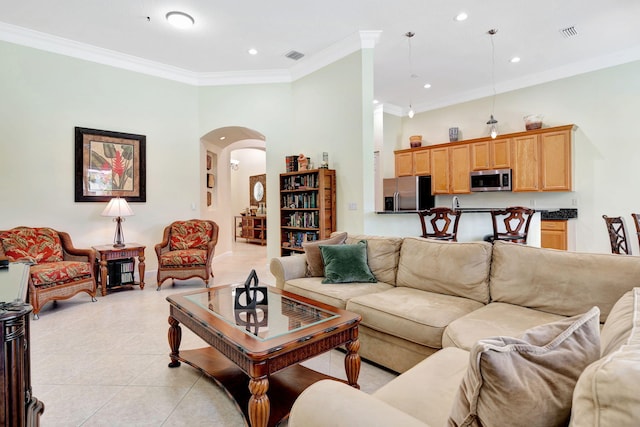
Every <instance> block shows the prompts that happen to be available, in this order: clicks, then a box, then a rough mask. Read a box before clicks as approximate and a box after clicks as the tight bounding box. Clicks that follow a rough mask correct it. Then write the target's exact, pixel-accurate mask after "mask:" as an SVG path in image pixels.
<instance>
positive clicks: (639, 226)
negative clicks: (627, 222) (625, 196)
mask: <svg viewBox="0 0 640 427" xmlns="http://www.w3.org/2000/svg"><path fill="white" fill-rule="evenodd" d="M631 218H633V223H634V224H635V225H636V235H637V236H638V244H639V245H640V214H637V213H632V214H631Z"/></svg>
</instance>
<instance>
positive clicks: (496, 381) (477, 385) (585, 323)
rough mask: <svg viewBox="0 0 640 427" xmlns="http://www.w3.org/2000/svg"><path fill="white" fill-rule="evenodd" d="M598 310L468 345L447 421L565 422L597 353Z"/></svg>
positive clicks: (497, 423)
mask: <svg viewBox="0 0 640 427" xmlns="http://www.w3.org/2000/svg"><path fill="white" fill-rule="evenodd" d="M599 318H600V310H599V309H598V307H593V308H592V309H591V310H589V311H588V312H587V313H585V314H582V315H579V316H574V317H568V318H566V319H562V320H559V321H557V322H553V323H549V324H546V325H541V326H536V327H535V328H531V329H529V330H528V331H527V332H525V333H524V335H523V336H522V338H521V339H516V338H508V337H495V338H487V339H484V340H480V341H478V342H477V343H476V344H475V345H474V346H473V348H472V349H471V353H470V357H469V368H468V369H467V372H466V374H465V376H464V378H463V380H462V383H461V384H460V388H459V389H458V394H457V396H456V400H455V401H454V404H453V407H452V409H451V414H450V417H449V422H448V424H449V425H450V426H484V427H489V426H507V425H508V426H527V427H533V426H545V427H548V426H565V425H567V423H568V422H569V417H570V415H571V400H572V396H573V389H574V387H575V385H576V381H577V380H578V377H579V376H580V374H581V373H582V372H583V370H584V369H585V368H586V367H587V366H588V365H589V364H590V363H592V362H593V361H595V360H597V359H598V358H599V357H600V324H599Z"/></svg>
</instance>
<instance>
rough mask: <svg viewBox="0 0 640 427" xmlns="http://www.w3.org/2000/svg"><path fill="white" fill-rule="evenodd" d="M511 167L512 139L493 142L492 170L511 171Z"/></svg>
mask: <svg viewBox="0 0 640 427" xmlns="http://www.w3.org/2000/svg"><path fill="white" fill-rule="evenodd" d="M510 167H511V139H510V138H504V139H496V140H494V141H491V168H492V169H509V168H510Z"/></svg>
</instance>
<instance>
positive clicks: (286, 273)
mask: <svg viewBox="0 0 640 427" xmlns="http://www.w3.org/2000/svg"><path fill="white" fill-rule="evenodd" d="M269 269H270V270H271V274H273V275H274V277H275V278H276V287H277V288H279V289H284V283H285V282H286V281H287V280H291V279H299V278H301V277H305V275H306V274H307V257H306V255H303V254H300V255H291V256H282V257H276V258H271V262H270V263H269Z"/></svg>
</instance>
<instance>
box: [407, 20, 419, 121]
mask: <svg viewBox="0 0 640 427" xmlns="http://www.w3.org/2000/svg"><path fill="white" fill-rule="evenodd" d="M415 35H416V33H414V32H413V31H407V32H406V33H405V34H404V36H405V37H406V38H407V43H408V44H409V79H412V78H414V77H415V75H414V74H413V58H412V57H411V39H412V38H413V36H415ZM409 90H411V88H409ZM414 115H415V111H413V106H412V105H411V95H409V112H408V113H407V116H409V118H410V119H413V116H414Z"/></svg>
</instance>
